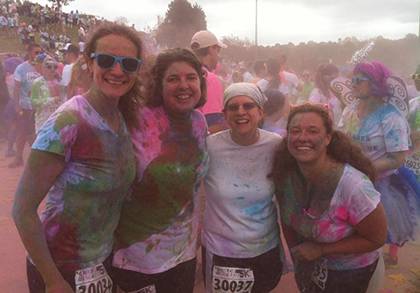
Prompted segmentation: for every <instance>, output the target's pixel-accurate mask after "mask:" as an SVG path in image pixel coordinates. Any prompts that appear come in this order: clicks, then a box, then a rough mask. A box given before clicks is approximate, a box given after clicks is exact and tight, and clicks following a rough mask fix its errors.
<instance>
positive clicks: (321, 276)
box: [311, 260, 328, 290]
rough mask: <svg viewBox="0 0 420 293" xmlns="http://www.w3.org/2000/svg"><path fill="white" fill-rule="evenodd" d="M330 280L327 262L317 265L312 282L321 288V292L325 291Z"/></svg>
mask: <svg viewBox="0 0 420 293" xmlns="http://www.w3.org/2000/svg"><path fill="white" fill-rule="evenodd" d="M327 278H328V268H327V261H326V260H324V261H320V262H318V263H317V264H316V265H315V268H314V271H313V273H312V276H311V280H312V281H313V282H314V283H315V284H316V285H317V286H318V287H319V288H321V290H324V289H325V285H326V283H327Z"/></svg>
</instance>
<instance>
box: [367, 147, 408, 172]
mask: <svg viewBox="0 0 420 293" xmlns="http://www.w3.org/2000/svg"><path fill="white" fill-rule="evenodd" d="M406 154H407V152H406V151H403V152H393V153H386V154H385V155H384V156H383V157H381V158H379V159H377V160H375V161H374V162H373V166H374V167H375V170H376V172H378V173H381V172H384V171H387V170H392V169H398V168H399V167H401V166H402V165H404V162H405V157H406Z"/></svg>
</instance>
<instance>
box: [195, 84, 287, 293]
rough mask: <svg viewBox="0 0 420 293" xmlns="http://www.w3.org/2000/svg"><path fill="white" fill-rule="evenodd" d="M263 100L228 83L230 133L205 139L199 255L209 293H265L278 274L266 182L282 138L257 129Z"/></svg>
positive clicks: (251, 88) (270, 188)
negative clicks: (207, 161) (206, 153)
mask: <svg viewBox="0 0 420 293" xmlns="http://www.w3.org/2000/svg"><path fill="white" fill-rule="evenodd" d="M265 102H266V97H265V96H264V95H263V94H262V92H261V91H260V90H259V88H258V87H257V86H256V85H254V84H252V83H234V84H232V85H230V86H229V87H228V88H227V89H226V90H225V95H224V102H223V104H224V110H223V113H224V116H225V120H226V122H227V123H228V125H229V128H230V129H228V130H225V131H222V132H219V133H216V134H213V135H211V136H209V137H208V138H207V147H208V151H209V159H210V165H209V171H208V173H207V175H206V177H205V191H206V208H205V212H204V224H203V233H202V245H203V248H202V251H203V273H204V275H205V281H206V287H207V289H208V292H257V293H264V292H270V291H271V290H273V289H274V288H275V287H276V285H277V283H278V282H279V280H280V277H281V274H282V258H281V256H282V255H283V248H282V246H281V243H280V234H279V227H278V224H277V209H276V205H275V203H274V201H273V197H274V185H273V183H272V181H271V180H270V179H268V178H267V175H268V174H269V172H270V170H271V162H272V159H273V155H274V149H275V148H276V147H277V146H278V145H279V143H280V141H281V137H280V136H279V135H277V134H275V133H272V132H268V131H265V130H262V129H259V128H258V126H259V125H260V123H261V121H262V119H263V105H264V103H265ZM213 290H214V291H213Z"/></svg>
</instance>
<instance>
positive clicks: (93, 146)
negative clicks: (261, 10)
mask: <svg viewBox="0 0 420 293" xmlns="http://www.w3.org/2000/svg"><path fill="white" fill-rule="evenodd" d="M8 2H10V1H8ZM11 3H14V2H13V1H12V2H11ZM24 7H25V8H24V10H23V11H25V13H26V12H27V11H28V9H29V13H32V14H33V13H41V14H43V15H44V17H41V18H40V19H43V20H42V21H41V22H45V23H48V22H50V21H52V19H54V17H52V16H49V17H47V15H50V13H52V10H49V9H47V8H46V9H39V11H32V10H31V9H32V8H28V7H29V6H28V7H27V6H24ZM41 8H42V7H41ZM7 9H11V11H14V10H19V9H22V6H19V5H18V6H16V5H15V6H14V5H9V4H8V5H7ZM44 13H45V14H44ZM65 18H66V19H67V21H66V23H68V25H78V24H79V22H80V21H81V20H80V16H79V14H78V12H76V13H71V14H70V16H69V15H68V16H66V17H65ZM68 19H71V20H70V21H69V20H68ZM0 23H1V17H0ZM41 37H42V36H41ZM42 40H44V42H45V44H47V43H48V42H47V37H46V35H44V37H42V38H41V41H42ZM65 41H66V42H67V41H68V40H65ZM83 41H84V43H83V48H80V46H79V44H76V42H75V43H73V44H72V43H71V42H68V44H66V46H65V47H63V58H62V59H60V58H59V57H58V56H56V55H54V54H51V52H49V50H47V49H46V46H45V44H43V45H40V44H37V43H36V42H35V41H34V40H33V39H32V40H29V41H27V42H25V45H26V55H25V56H22V57H20V56H6V57H5V58H4V60H3V62H2V64H1V66H0V69H1V70H0V95H1V97H2V99H1V100H0V102H1V103H0V110H1V113H2V116H1V119H2V125H3V127H2V133H1V134H2V135H3V136H4V138H5V139H6V141H7V149H6V153H5V154H4V155H5V156H6V157H10V158H12V161H11V162H10V164H9V167H10V168H16V167H20V166H24V170H23V174H22V177H21V180H20V182H19V185H18V188H17V191H16V195H15V201H14V205H13V219H14V221H15V223H16V226H17V229H18V231H19V234H20V236H21V239H22V242H23V244H24V246H25V248H26V250H27V252H28V258H27V264H26V270H27V278H28V287H29V290H30V292H32V293H33V292H50V293H52V292H60V293H61V292H74V291H76V292H116V291H117V288H118V290H122V291H123V292H142V293H145V292H158V293H166V292H179V293H186V292H193V290H194V284H195V277H196V269H197V268H196V267H197V265H198V264H199V263H198V262H197V256H198V255H197V254H198V251H199V250H198V249H199V248H200V249H201V259H202V262H201V266H202V267H201V270H202V275H203V279H204V283H205V287H206V291H207V292H215V293H216V292H217V293H218V292H242V293H245V292H255V293H264V292H270V291H272V290H273V289H274V288H275V287H276V286H277V284H278V283H279V281H280V279H281V277H282V275H283V274H285V273H286V272H288V271H290V270H293V271H294V273H295V274H294V276H295V280H296V283H297V285H298V288H299V290H300V291H301V292H351V293H354V292H375V290H377V288H378V287H379V286H380V285H381V270H383V265H384V260H385V264H386V265H388V266H389V265H397V264H398V261H399V260H398V253H399V250H400V249H401V248H402V249H404V248H403V247H404V244H405V243H407V242H408V241H412V240H413V239H414V236H415V233H416V226H417V224H418V223H417V222H418V216H419V210H420V188H419V187H420V186H419V181H418V180H419V178H420V177H419V176H420V162H419V158H420V143H419V142H420V136H419V133H420V130H419V121H420V120H419V119H418V117H420V116H419V115H420V112H419V111H420V96H419V97H409V95H408V94H407V95H405V96H404V95H403V96H399V95H396V93H395V91H393V90H392V88H391V87H390V86H389V83H388V82H389V79H390V78H392V76H393V75H392V72H391V70H390V69H389V68H387V66H386V65H384V64H382V63H381V62H378V61H368V60H360V61H359V62H358V63H357V64H355V65H354V66H353V68H352V69H351V70H348V68H346V70H342V68H339V67H338V66H336V65H334V64H332V63H326V64H320V65H319V67H318V68H317V70H316V72H313V73H311V72H310V71H309V70H305V71H304V72H302V73H301V74H295V73H293V72H291V70H290V69H289V68H288V66H287V58H286V56H282V57H281V58H270V59H268V60H256V61H255V62H252V63H249V62H240V63H236V64H233V63H228V62H221V58H220V54H221V52H222V50H223V48H225V47H226V45H225V44H224V43H223V42H221V41H220V40H219V39H218V38H217V37H216V36H215V35H214V34H213V33H211V32H210V31H207V30H204V31H198V32H196V33H195V34H194V35H193V36H192V38H191V44H190V47H189V48H172V49H168V50H164V51H161V52H159V53H158V54H157V56H155V58H149V57H148V56H146V50H145V44H144V40H142V39H141V38H140V35H139V34H138V32H136V31H135V30H134V29H133V28H130V27H127V26H124V25H122V24H115V23H105V24H101V25H99V26H97V27H95V28H94V29H93V30H91V31H90V34H89V36H88V37H86V39H83ZM48 46H49V45H48ZM48 46H47V47H48ZM251 68H252V69H251ZM412 78H413V81H414V82H415V85H416V86H417V89H418V90H419V91H420V66H419V67H418V69H417V71H416V73H415V74H413V76H412ZM343 80H344V82H343V84H344V85H346V87H347V88H345V87H344V88H342V90H340V89H338V88H337V87H336V86H334V84H335V83H337V82H340V81H343ZM401 82H402V81H401ZM401 86H402V88H403V89H405V85H404V84H403V83H401ZM346 91H347V92H346ZM349 93H350V96H351V98H348V97H347V95H348V94H349ZM405 93H407V90H406V89H405ZM395 99H397V102H395ZM401 105H403V106H401ZM404 105H405V106H406V107H405V108H404ZM404 109H405V110H404ZM28 143H29V144H30V145H31V149H30V152H29V156H28V158H27V159H26V163H25V161H24V158H25V156H24V149H25V145H26V144H28ZM44 199H45V208H44V210H43V211H42V213H41V215H40V216H39V215H38V213H37V210H38V207H39V206H40V203H41V202H42V201H43V200H44ZM281 235H283V236H284V239H285V242H284V241H282V240H281V239H282V237H281ZM384 245H387V246H388V247H389V250H387V251H385V250H383V249H382V248H383V247H384ZM289 251H290V255H291V258H290V257H289V256H288V255H289Z"/></svg>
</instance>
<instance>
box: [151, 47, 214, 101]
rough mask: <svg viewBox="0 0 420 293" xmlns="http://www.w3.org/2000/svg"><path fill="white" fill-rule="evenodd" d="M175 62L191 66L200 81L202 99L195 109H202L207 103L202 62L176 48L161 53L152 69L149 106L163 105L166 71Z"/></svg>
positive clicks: (187, 51) (188, 52) (184, 50)
mask: <svg viewBox="0 0 420 293" xmlns="http://www.w3.org/2000/svg"><path fill="white" fill-rule="evenodd" d="M175 62H185V63H187V64H189V65H191V67H192V68H194V70H195V71H196V72H197V74H198V77H199V79H200V89H201V97H200V100H199V101H198V103H197V105H195V108H199V107H202V106H203V105H204V104H205V103H206V101H207V86H206V78H205V73H204V70H203V68H202V64H201V62H200V61H199V60H198V59H197V57H196V56H195V55H194V53H192V52H191V51H189V50H187V49H181V48H175V49H169V50H166V51H163V52H162V53H160V54H159V55H158V56H157V58H156V60H155V64H154V65H153V67H152V69H151V81H150V83H149V88H148V91H147V92H148V93H147V102H146V103H147V105H149V106H151V107H159V106H162V105H163V78H164V76H165V72H166V70H168V68H169V66H171V65H172V64H173V63H175Z"/></svg>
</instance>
